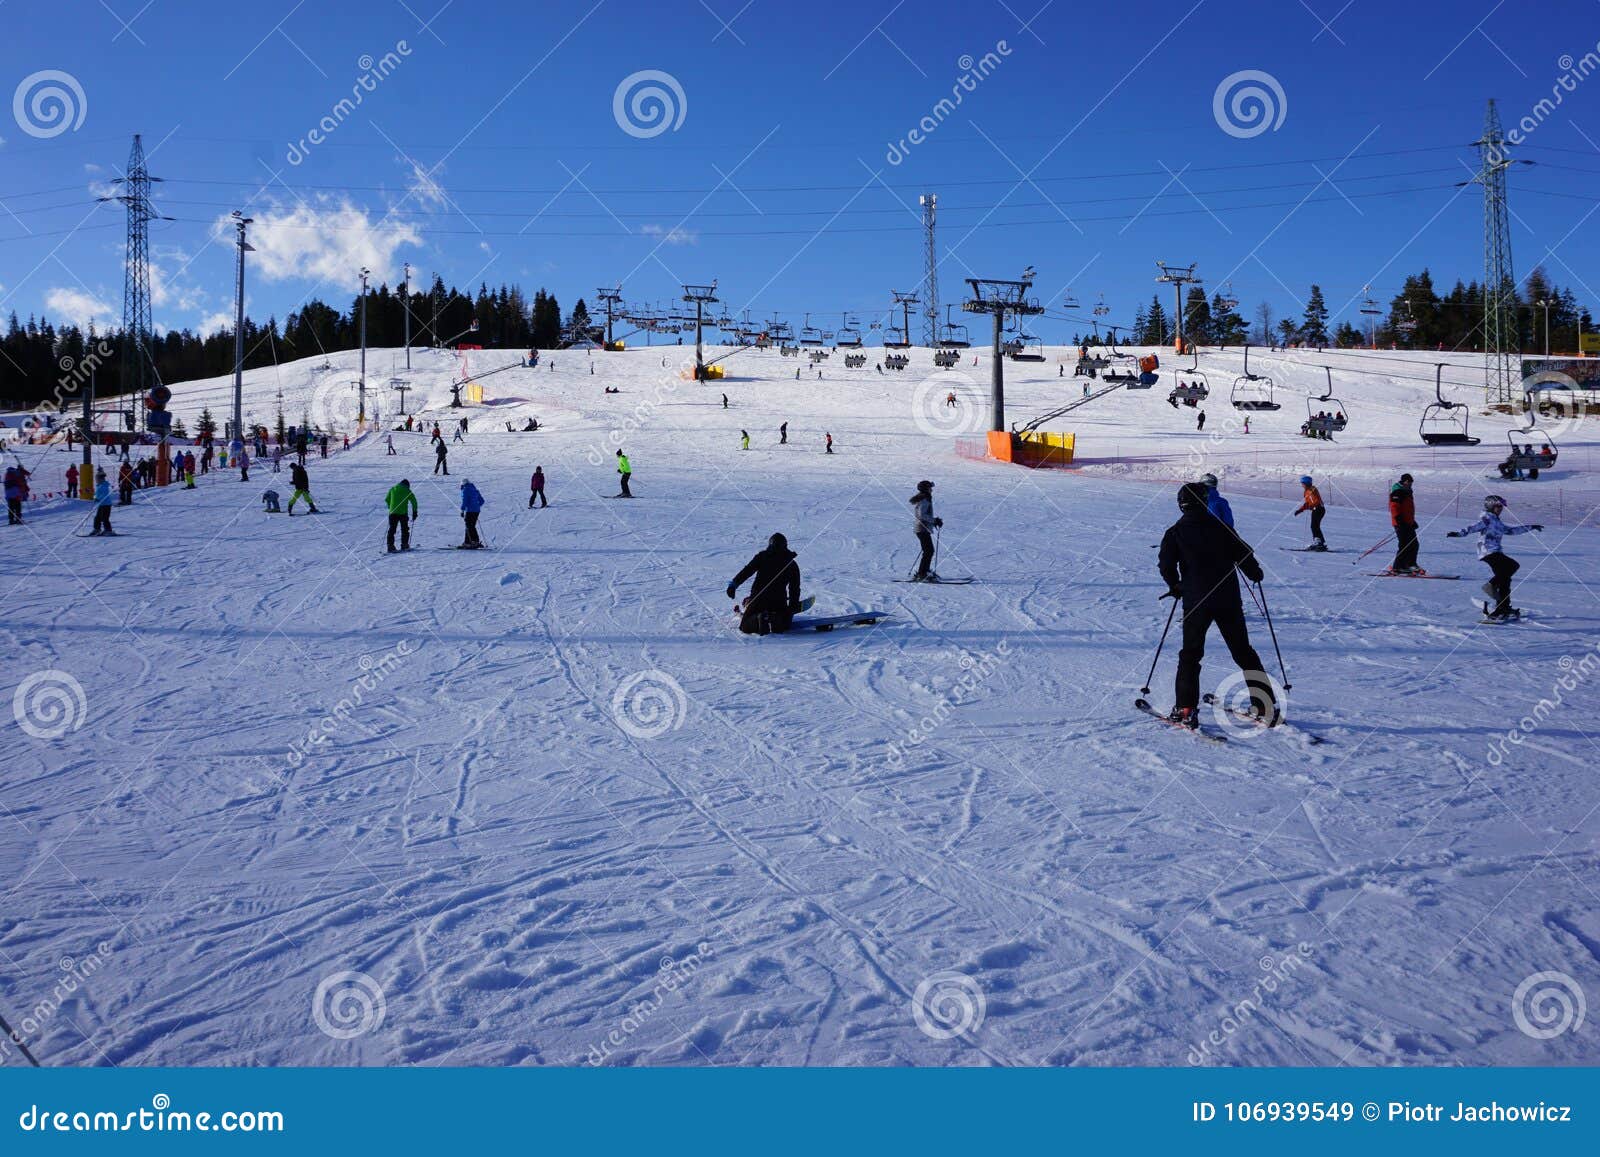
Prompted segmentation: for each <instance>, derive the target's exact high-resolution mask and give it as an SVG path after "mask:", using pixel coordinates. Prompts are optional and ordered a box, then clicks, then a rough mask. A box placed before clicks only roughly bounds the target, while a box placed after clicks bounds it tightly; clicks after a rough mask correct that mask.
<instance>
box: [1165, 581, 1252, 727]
mask: <svg viewBox="0 0 1600 1157" xmlns="http://www.w3.org/2000/svg"><path fill="white" fill-rule="evenodd" d="M1213 623H1215V624H1216V626H1217V631H1218V632H1219V633H1220V634H1221V635H1222V641H1223V642H1224V643H1226V644H1227V647H1228V653H1229V654H1230V655H1232V656H1233V661H1234V662H1235V663H1237V664H1239V669H1240V670H1241V671H1243V672H1244V676H1245V684H1246V685H1247V686H1248V687H1249V688H1250V697H1251V699H1252V700H1253V701H1254V702H1255V703H1257V704H1258V705H1260V706H1262V707H1266V706H1267V705H1268V704H1271V703H1272V702H1273V701H1274V696H1273V694H1272V684H1271V683H1270V682H1268V680H1267V676H1266V673H1265V672H1264V671H1263V670H1262V667H1261V656H1260V655H1258V654H1256V649H1255V648H1254V647H1252V646H1251V645H1250V630H1249V628H1248V627H1246V626H1245V622H1244V607H1243V606H1240V605H1233V606H1221V607H1216V606H1205V605H1201V606H1198V607H1195V608H1193V609H1189V608H1185V609H1184V612H1183V648H1182V650H1180V651H1179V652H1178V675H1177V679H1176V680H1175V681H1174V683H1173V706H1175V707H1198V706H1199V705H1200V660H1201V659H1203V658H1204V657H1205V653H1206V632H1207V631H1209V630H1210V629H1211V625H1212V624H1213Z"/></svg>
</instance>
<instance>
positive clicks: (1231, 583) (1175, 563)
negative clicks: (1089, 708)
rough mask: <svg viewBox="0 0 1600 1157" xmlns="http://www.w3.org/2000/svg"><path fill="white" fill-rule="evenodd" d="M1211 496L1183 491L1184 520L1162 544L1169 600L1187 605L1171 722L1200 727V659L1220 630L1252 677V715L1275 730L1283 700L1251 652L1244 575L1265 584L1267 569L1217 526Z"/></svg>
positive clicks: (1191, 485)
mask: <svg viewBox="0 0 1600 1157" xmlns="http://www.w3.org/2000/svg"><path fill="white" fill-rule="evenodd" d="M1208 497H1209V496H1208V495H1207V493H1206V487H1205V486H1203V485H1201V484H1200V483H1197V482H1187V483H1185V484H1184V485H1182V486H1180V487H1179V488H1178V510H1179V512H1180V513H1179V516H1178V521H1177V522H1175V523H1173V524H1172V525H1171V526H1170V527H1168V528H1167V533H1166V534H1165V535H1163V536H1162V538H1161V554H1160V558H1159V563H1158V565H1159V568H1160V571H1161V577H1162V578H1163V579H1165V580H1166V583H1167V593H1166V594H1165V595H1163V596H1162V597H1163V598H1171V599H1182V600H1183V647H1182V649H1181V650H1180V651H1179V652H1178V672H1177V676H1176V678H1175V679H1174V681H1173V692H1172V693H1173V707H1172V714H1171V716H1170V718H1171V719H1172V720H1173V722H1175V723H1181V724H1183V725H1184V726H1186V727H1198V726H1199V706H1200V660H1201V659H1203V658H1204V657H1205V651H1206V632H1207V631H1208V630H1210V629H1211V625H1212V624H1213V623H1215V624H1216V626H1217V630H1218V631H1219V632H1220V633H1221V635H1222V641H1223V642H1224V643H1226V644H1227V647H1228V653H1229V654H1231V655H1232V656H1233V661H1234V662H1235V663H1237V664H1239V669H1240V670H1241V671H1243V672H1244V678H1245V685H1246V686H1247V687H1248V688H1249V689H1250V714H1252V715H1255V716H1256V717H1257V718H1259V719H1260V720H1261V721H1262V722H1263V723H1265V724H1267V726H1269V727H1271V726H1275V725H1276V724H1277V723H1278V722H1279V715H1278V703H1277V697H1276V696H1275V695H1274V694H1273V690H1272V683H1271V681H1270V680H1269V679H1268V677H1267V675H1266V672H1265V671H1264V670H1263V669H1262V667H1261V656H1260V655H1258V654H1256V650H1255V648H1254V647H1252V646H1251V645H1250V631H1249V628H1248V627H1246V626H1245V621H1244V604H1243V602H1242V600H1241V599H1240V597H1239V579H1238V574H1237V573H1236V572H1238V573H1242V574H1243V575H1244V577H1245V578H1246V579H1248V580H1249V581H1250V582H1254V583H1259V582H1260V581H1261V579H1262V577H1263V576H1262V573H1261V566H1260V564H1259V563H1257V562H1256V559H1255V555H1254V553H1253V552H1252V551H1251V549H1250V545H1249V544H1248V543H1246V542H1245V541H1244V540H1243V539H1242V538H1240V537H1239V536H1238V535H1237V534H1232V533H1228V532H1225V531H1224V530H1223V529H1222V528H1221V527H1220V526H1218V525H1217V522H1216V520H1215V518H1214V516H1212V515H1211V512H1210V510H1209V507H1208V505H1207V501H1208Z"/></svg>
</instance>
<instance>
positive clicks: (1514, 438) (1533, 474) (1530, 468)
mask: <svg viewBox="0 0 1600 1157" xmlns="http://www.w3.org/2000/svg"><path fill="white" fill-rule="evenodd" d="M1518 435H1521V436H1522V441H1521V442H1520V443H1519V442H1518ZM1506 439H1507V440H1508V441H1509V442H1510V443H1511V453H1510V454H1509V455H1507V456H1506V460H1505V461H1504V462H1502V463H1501V464H1500V477H1501V478H1502V479H1503V480H1504V481H1506V482H1524V481H1526V482H1537V481H1538V479H1539V471H1541V470H1548V469H1550V467H1552V466H1554V465H1555V464H1556V459H1557V458H1558V457H1560V454H1561V451H1560V449H1559V448H1558V447H1557V446H1556V443H1555V439H1554V438H1552V437H1551V436H1550V434H1549V433H1548V432H1547V431H1545V430H1541V429H1539V424H1538V422H1533V423H1532V424H1530V425H1527V426H1518V427H1517V428H1516V429H1513V430H1507V431H1506Z"/></svg>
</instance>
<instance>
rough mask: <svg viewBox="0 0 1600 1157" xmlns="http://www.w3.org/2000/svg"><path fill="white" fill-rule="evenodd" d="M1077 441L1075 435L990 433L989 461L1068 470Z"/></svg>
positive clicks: (1040, 432)
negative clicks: (1064, 467) (992, 459)
mask: <svg viewBox="0 0 1600 1157" xmlns="http://www.w3.org/2000/svg"><path fill="white" fill-rule="evenodd" d="M1076 441H1077V435H1076V434H1047V433H1044V432H1043V431H1033V432H1032V433H1028V434H1014V433H1011V432H1010V431H1006V430H990V431H989V457H991V458H994V459H995V460H997V461H1000V462H1014V463H1016V464H1017V465H1018V466H1034V467H1037V466H1070V465H1072V455H1073V451H1074V449H1075V443H1076Z"/></svg>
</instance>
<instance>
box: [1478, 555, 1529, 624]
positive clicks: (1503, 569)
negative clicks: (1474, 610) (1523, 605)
mask: <svg viewBox="0 0 1600 1157" xmlns="http://www.w3.org/2000/svg"><path fill="white" fill-rule="evenodd" d="M1483 561H1484V563H1485V565H1487V566H1488V568H1489V569H1490V570H1491V571H1493V572H1494V574H1493V576H1492V577H1491V578H1490V579H1489V586H1490V587H1491V588H1493V590H1494V613H1495V614H1497V615H1503V614H1505V613H1506V612H1507V611H1509V610H1510V609H1511V576H1512V575H1514V574H1516V573H1517V572H1518V571H1519V570H1521V569H1522V564H1521V563H1520V562H1518V561H1517V560H1516V559H1514V558H1510V557H1509V556H1507V555H1505V554H1502V553H1501V552H1500V551H1498V550H1497V551H1495V552H1494V553H1493V554H1491V555H1490V556H1489V557H1488V558H1486V559H1484V560H1483Z"/></svg>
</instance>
